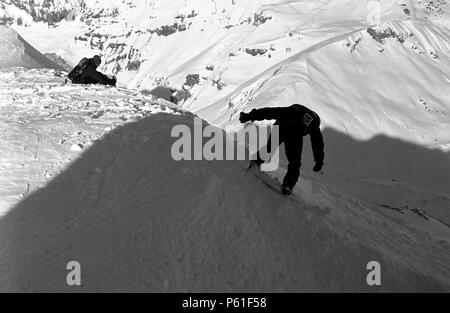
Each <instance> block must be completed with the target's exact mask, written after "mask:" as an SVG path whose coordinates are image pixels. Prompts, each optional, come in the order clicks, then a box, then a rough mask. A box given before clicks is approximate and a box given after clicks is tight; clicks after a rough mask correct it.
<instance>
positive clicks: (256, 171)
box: [242, 164, 298, 201]
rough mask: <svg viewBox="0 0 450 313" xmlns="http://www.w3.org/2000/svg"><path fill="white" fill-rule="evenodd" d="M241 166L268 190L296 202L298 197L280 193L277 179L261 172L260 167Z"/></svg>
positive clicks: (279, 184)
mask: <svg viewBox="0 0 450 313" xmlns="http://www.w3.org/2000/svg"><path fill="white" fill-rule="evenodd" d="M242 166H243V167H244V169H245V171H246V172H247V173H251V174H253V175H254V176H255V177H256V178H257V179H258V180H260V181H261V182H262V183H263V184H264V185H266V186H267V187H269V188H270V189H272V190H274V191H276V192H277V193H279V194H280V195H282V196H283V197H286V198H289V199H291V200H295V201H298V197H297V195H295V194H294V193H292V194H290V195H285V194H284V193H282V192H281V183H280V180H279V179H278V178H276V177H271V176H270V175H269V174H267V173H265V172H263V171H261V170H260V167H258V166H254V167H249V165H248V164H246V165H244V164H242Z"/></svg>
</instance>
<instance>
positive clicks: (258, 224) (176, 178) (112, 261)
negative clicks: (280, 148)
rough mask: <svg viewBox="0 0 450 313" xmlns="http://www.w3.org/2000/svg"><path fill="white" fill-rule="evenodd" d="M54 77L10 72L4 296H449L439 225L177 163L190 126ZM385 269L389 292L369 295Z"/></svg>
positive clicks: (132, 96)
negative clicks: (175, 149)
mask: <svg viewBox="0 0 450 313" xmlns="http://www.w3.org/2000/svg"><path fill="white" fill-rule="evenodd" d="M58 75H59V72H57V71H55V70H37V69H34V70H27V69H23V68H12V69H3V70H0V82H1V84H2V88H1V90H2V94H1V98H0V99H1V108H2V109H1V111H0V112H2V115H1V119H0V122H1V124H0V125H1V127H2V129H1V133H2V137H0V138H1V140H2V141H1V145H2V147H3V150H2V151H3V152H2V160H1V167H0V178H1V185H2V186H6V187H7V188H6V189H4V188H2V193H1V199H2V206H3V208H9V209H7V210H4V212H3V216H2V217H1V218H0V238H1V245H0V259H1V260H2V262H1V263H0V291H21V292H29V291H84V292H86V291H150V292H155V291H158V292H161V291H168V292H173V291H191V292H192V291H197V292H209V291H216V292H229V291H234V292H236V291H242V292H247V291H272V292H279V291H280V292H281V291H328V292H331V291H367V292H371V291H448V290H449V288H450V277H449V275H448V274H449V273H450V253H449V251H450V245H449V242H448V241H447V240H445V239H444V238H445V237H447V238H449V237H448V234H449V228H448V226H446V225H444V224H442V223H441V222H439V221H438V220H436V219H433V218H429V217H427V216H425V217H424V215H417V214H414V213H413V212H412V211H408V210H404V212H403V213H400V212H397V211H396V210H389V209H386V208H382V207H380V206H378V205H374V204H371V203H368V202H365V201H361V200H359V199H357V198H355V197H353V196H351V195H348V194H345V193H344V192H342V191H339V190H336V189H335V188H333V187H332V186H330V185H329V184H328V183H327V181H326V180H325V179H324V178H320V177H319V178H318V177H315V176H312V175H310V174H307V175H304V177H302V179H301V183H300V184H299V185H298V186H297V188H296V190H295V192H296V193H297V194H298V196H299V199H300V200H299V201H294V200H292V199H291V198H286V197H284V196H282V195H280V194H279V193H278V192H275V191H272V190H270V189H267V187H266V186H265V185H264V184H263V183H262V182H261V181H259V180H258V179H256V178H255V177H254V176H253V175H252V174H249V173H246V172H245V171H244V170H243V167H242V166H243V165H242V164H240V162H239V161H205V160H203V161H178V162H177V161H174V160H173V158H172V157H171V145H172V143H173V142H174V141H175V140H176V138H172V137H171V130H172V128H173V127H174V126H175V125H180V124H184V125H187V126H189V127H190V128H192V127H193V121H194V119H193V115H192V114H191V113H187V112H183V111H179V110H177V109H175V108H168V107H165V106H162V105H160V104H157V103H154V102H153V101H152V99H151V98H147V97H146V96H143V95H142V94H139V93H136V92H131V91H127V90H123V89H116V88H111V87H104V86H74V85H64V83H63V81H64V78H63V77H59V76H58ZM5 87H7V88H5ZM205 125H206V123H205ZM73 145H77V146H78V147H81V148H82V149H81V151H78V150H80V149H72V147H73ZM241 163H242V162H241ZM277 174H278V175H279V174H282V170H280V172H279V173H277ZM374 186H376V184H374ZM21 198H22V200H21ZM19 200H20V201H19ZM443 201H448V200H443ZM403 215H406V216H407V218H403ZM418 220H420V221H421V222H417V221H418ZM414 221H416V222H414ZM439 230H440V231H441V233H439ZM373 260H375V261H378V262H380V263H381V265H382V270H383V276H382V277H383V284H382V286H381V287H375V288H373V287H369V286H368V285H367V284H366V274H367V271H366V265H367V263H368V262H370V261H373ZM70 261H78V262H80V264H81V266H82V281H83V286H82V287H80V288H78V289H77V288H75V289H74V288H72V287H68V286H67V284H66V281H65V277H66V275H67V271H66V264H67V263H68V262H70Z"/></svg>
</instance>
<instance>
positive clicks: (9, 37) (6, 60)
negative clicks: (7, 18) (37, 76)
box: [0, 25, 63, 70]
mask: <svg viewBox="0 0 450 313" xmlns="http://www.w3.org/2000/svg"><path fill="white" fill-rule="evenodd" d="M12 66H22V67H27V68H53V69H59V70H63V68H62V67H61V66H59V65H58V64H56V63H53V62H52V61H51V60H49V59H48V58H47V57H45V56H44V55H42V54H41V53H40V52H39V51H37V50H36V49H35V48H33V47H32V46H31V45H30V44H29V43H28V42H26V41H25V40H24V39H23V38H22V37H21V36H20V35H19V34H17V33H16V32H15V31H14V30H12V29H9V28H8V27H6V26H3V25H0V68H3V67H12Z"/></svg>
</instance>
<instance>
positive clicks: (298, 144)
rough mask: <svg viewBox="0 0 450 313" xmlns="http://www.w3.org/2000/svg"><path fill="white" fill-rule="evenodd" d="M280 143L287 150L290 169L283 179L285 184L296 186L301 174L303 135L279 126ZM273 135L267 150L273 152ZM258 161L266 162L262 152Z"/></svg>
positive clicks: (258, 155) (268, 142) (258, 156)
mask: <svg viewBox="0 0 450 313" xmlns="http://www.w3.org/2000/svg"><path fill="white" fill-rule="evenodd" d="M279 131H280V133H279V137H280V138H279V144H280V145H281V144H282V143H284V150H285V152H286V158H287V160H288V170H287V173H286V175H285V176H284V179H283V186H288V187H294V186H295V184H296V183H297V182H298V178H299V176H300V166H301V165H302V163H301V160H302V150H303V136H302V135H301V134H297V133H294V134H292V133H288V132H287V131H286V130H283V127H280V128H279ZM271 137H272V135H271V136H269V139H268V141H267V147H266V149H267V152H268V153H269V154H271V153H272V151H271V150H272V149H271V143H272V142H271V141H272V140H271ZM257 161H258V163H264V160H262V159H261V156H260V153H259V151H258V154H257Z"/></svg>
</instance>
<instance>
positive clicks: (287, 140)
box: [239, 104, 324, 194]
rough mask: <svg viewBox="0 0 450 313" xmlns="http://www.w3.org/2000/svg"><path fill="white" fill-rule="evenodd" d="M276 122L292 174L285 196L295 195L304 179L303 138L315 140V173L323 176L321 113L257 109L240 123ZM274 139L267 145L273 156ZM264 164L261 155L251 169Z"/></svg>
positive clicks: (285, 185) (284, 188)
mask: <svg viewBox="0 0 450 313" xmlns="http://www.w3.org/2000/svg"><path fill="white" fill-rule="evenodd" d="M262 120H276V122H275V124H274V125H278V127H279V144H280V145H281V143H283V142H284V148H285V151H286V157H287V160H288V162H289V164H288V171H287V173H286V176H285V177H284V179H283V184H282V192H283V193H284V194H291V193H292V189H293V188H294V186H295V184H296V183H297V181H298V177H299V176H300V166H301V158H302V148H303V136H306V135H309V136H310V138H311V144H312V150H313V155H314V161H315V165H314V168H313V170H314V171H315V172H320V171H321V170H322V166H323V159H324V152H323V149H324V143H323V136H322V132H321V131H320V128H319V127H320V118H319V115H317V113H315V112H313V111H311V110H310V109H308V108H307V107H305V106H302V105H300V104H294V105H292V106H290V107H279V108H263V109H253V110H252V111H251V112H250V113H243V112H242V113H241V115H240V117H239V121H240V122H241V123H246V122H248V121H252V122H253V121H262ZM270 150H271V138H270V137H269V140H268V142H267V152H268V153H271V151H270ZM262 163H264V160H262V159H261V156H260V153H259V152H258V155H257V159H256V160H255V161H252V163H251V164H250V166H260V165H261V164H262Z"/></svg>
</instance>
